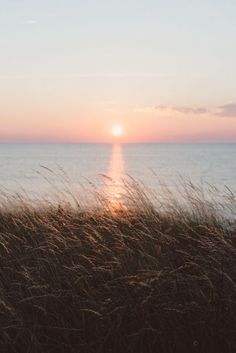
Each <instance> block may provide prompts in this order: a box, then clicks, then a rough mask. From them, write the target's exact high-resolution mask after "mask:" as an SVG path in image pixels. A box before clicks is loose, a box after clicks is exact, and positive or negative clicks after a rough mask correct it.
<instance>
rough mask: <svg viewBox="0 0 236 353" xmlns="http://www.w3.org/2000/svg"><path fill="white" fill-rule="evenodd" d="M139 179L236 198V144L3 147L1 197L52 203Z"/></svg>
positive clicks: (0, 149)
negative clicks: (71, 193) (87, 188)
mask: <svg viewBox="0 0 236 353" xmlns="http://www.w3.org/2000/svg"><path fill="white" fill-rule="evenodd" d="M109 178H111V179H112V180H113V181H114V184H115V185H116V186H115V187H116V191H115V193H116V194H117V197H119V195H118V194H119V192H120V185H121V184H122V183H123V181H124V180H127V179H129V178H134V179H135V180H137V181H139V182H141V183H143V184H144V185H145V186H146V187H147V188H150V189H152V190H158V188H160V186H161V185H163V184H165V186H166V187H168V188H170V189H172V190H175V189H176V188H177V187H178V185H179V183H181V182H182V181H183V180H185V181H191V182H192V183H193V184H194V185H198V186H199V185H212V186H214V187H216V188H218V189H219V190H222V191H224V190H226V189H227V190H228V189H230V190H231V191H232V192H234V193H235V192H236V144H123V145H120V144H114V145H112V144H24V143H22V144H15V143H9V144H7V143H6V144H0V192H1V193H2V194H4V195H7V194H11V195H13V194H16V193H17V194H18V195H20V194H24V195H28V196H29V197H30V198H39V199H40V198H42V199H43V198H47V197H49V198H50V197H54V196H55V195H57V196H58V195H59V194H60V193H63V192H64V191H65V192H66V190H68V189H69V188H70V190H73V189H76V188H77V187H83V186H84V185H86V184H90V185H93V186H94V187H95V188H98V189H99V188H102V187H103V186H104V180H105V182H106V181H107V180H110V179H109Z"/></svg>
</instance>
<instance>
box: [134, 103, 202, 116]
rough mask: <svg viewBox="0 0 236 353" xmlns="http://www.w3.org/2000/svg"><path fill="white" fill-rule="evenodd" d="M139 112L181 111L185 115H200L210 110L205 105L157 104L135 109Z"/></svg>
mask: <svg viewBox="0 0 236 353" xmlns="http://www.w3.org/2000/svg"><path fill="white" fill-rule="evenodd" d="M135 111H136V112H139V113H157V112H161V113H179V114H184V115H200V114H206V113H208V112H209V110H208V109H207V108H204V107H187V106H169V105H156V106H152V107H143V108H138V109H136V110H135Z"/></svg>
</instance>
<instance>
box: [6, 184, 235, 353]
mask: <svg viewBox="0 0 236 353" xmlns="http://www.w3.org/2000/svg"><path fill="white" fill-rule="evenodd" d="M191 190H192V191H191V192H189V190H188V191H187V192H186V195H187V200H188V202H189V207H188V211H186V210H185V209H184V208H183V207H181V206H180V204H178V202H177V201H176V200H175V201H174V199H172V200H171V201H170V203H169V206H168V207H165V209H163V208H161V207H158V206H156V207H154V206H153V205H152V204H151V202H149V198H148V196H147V195H145V193H144V191H143V189H141V188H139V187H137V185H136V186H135V187H134V188H129V190H128V192H129V193H128V195H129V201H130V203H129V206H127V205H126V206H122V205H119V207H118V206H117V205H116V207H114V205H110V204H109V202H108V201H107V203H106V205H105V204H104V198H103V200H102V206H100V207H97V208H96V209H95V208H93V209H92V208H91V209H75V208H73V207H70V206H69V205H63V204H62V205H59V206H58V205H57V206H56V205H55V206H50V205H45V207H44V208H42V207H41V208H38V209H37V208H33V207H32V206H29V205H28V204H25V203H23V202H22V204H21V205H20V206H19V205H18V206H17V207H15V208H10V207H5V208H4V207H2V209H1V211H0V324H1V330H0V351H1V352H2V353H5V352H7V353H13V352H14V353H15V352H17V353H26V352H27V353H31V352H32V353H72V352H73V353H77V352H80V353H93V352H100V353H103V352H112V353H121V352H122V353H128V352H130V353H131V352H132V353H133V352H135V353H145V352H150V353H151V352H160V353H162V352H163V353H173V352H182V353H185V352H186V353H191V352H221V353H224V352H235V351H236V226H235V221H234V219H233V218H231V220H227V219H226V218H225V217H223V216H220V215H219V214H218V213H217V211H216V210H215V208H214V207H213V206H212V204H211V205H209V203H207V202H206V201H204V200H201V199H199V198H196V195H195V196H194V192H193V190H194V188H193V187H192V189H191ZM167 198H169V199H170V198H171V197H170V195H169V196H168V197H167ZM233 204H234V207H235V198H234V195H233V194H231V205H233Z"/></svg>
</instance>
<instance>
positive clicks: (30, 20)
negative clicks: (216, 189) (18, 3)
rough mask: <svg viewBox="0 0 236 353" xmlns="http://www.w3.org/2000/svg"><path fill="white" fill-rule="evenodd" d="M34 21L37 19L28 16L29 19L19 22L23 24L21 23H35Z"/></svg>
mask: <svg viewBox="0 0 236 353" xmlns="http://www.w3.org/2000/svg"><path fill="white" fill-rule="evenodd" d="M36 23H37V21H36V20H34V19H33V18H29V19H27V20H24V21H22V22H21V24H23V25H35V24H36Z"/></svg>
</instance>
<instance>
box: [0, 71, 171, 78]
mask: <svg viewBox="0 0 236 353" xmlns="http://www.w3.org/2000/svg"><path fill="white" fill-rule="evenodd" d="M167 77H170V76H168V75H166V74H160V73H155V72H153V73H151V72H149V73H148V72H146V73H145V72H135V73H128V72H104V73H103V72H91V73H75V74H52V75H44V74H42V75H20V74H19V75H6V76H5V75H4V76H0V80H57V79H62V80H70V79H83V78H101V79H106V78H108V79H109V78H117V79H122V78H150V79H151V78H167Z"/></svg>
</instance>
